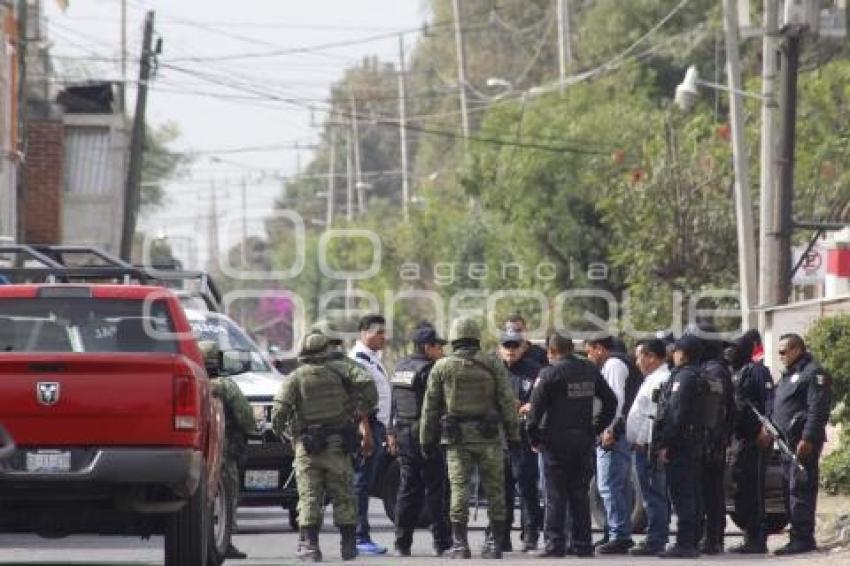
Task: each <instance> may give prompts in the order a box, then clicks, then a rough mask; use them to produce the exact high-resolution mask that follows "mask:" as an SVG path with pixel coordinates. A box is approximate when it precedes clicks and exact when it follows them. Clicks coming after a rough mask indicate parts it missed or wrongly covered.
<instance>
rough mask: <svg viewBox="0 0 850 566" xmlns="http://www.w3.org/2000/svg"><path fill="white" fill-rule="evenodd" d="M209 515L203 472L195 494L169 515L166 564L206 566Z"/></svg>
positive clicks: (174, 565)
mask: <svg viewBox="0 0 850 566" xmlns="http://www.w3.org/2000/svg"><path fill="white" fill-rule="evenodd" d="M210 514H211V511H210V507H209V503H208V502H207V476H206V474H205V473H201V479H200V481H199V482H198V488H197V489H196V490H195V493H194V494H192V496H191V497H190V498H189V500H188V501H187V502H186V505H184V506H183V508H182V509H180V510H179V511H177V512H176V513H174V514H173V515H172V516H171V517H169V518H168V522H167V524H166V527H165V566H207V550H208V545H209V534H210V525H209V520H210V519H209V517H210Z"/></svg>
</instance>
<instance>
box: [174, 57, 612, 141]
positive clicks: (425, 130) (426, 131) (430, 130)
mask: <svg viewBox="0 0 850 566" xmlns="http://www.w3.org/2000/svg"><path fill="white" fill-rule="evenodd" d="M163 66H164V67H167V68H169V69H173V70H175V71H178V72H182V73H186V74H188V75H192V76H196V77H198V78H202V79H206V80H209V81H210V82H213V83H216V84H220V85H222V86H227V87H229V88H233V89H236V90H244V91H245V92H251V93H253V94H256V95H258V96H264V97H267V98H269V99H270V100H277V101H279V102H285V103H287V104H292V105H295V106H299V107H302V108H307V109H309V110H314V111H316V110H318V111H321V112H324V111H330V110H331V109H326V108H320V107H317V106H315V105H311V104H307V103H304V102H302V101H300V100H298V99H297V98H291V97H284V96H279V95H276V94H274V93H267V92H262V91H258V90H257V89H256V88H252V87H250V86H246V85H240V84H235V83H228V82H227V81H226V80H223V79H221V78H219V77H216V76H214V75H213V76H210V75H208V74H205V73H203V72H199V71H195V70H192V69H186V68H183V67H179V66H177V65H171V64H167V63H163ZM333 112H334V113H335V114H337V115H338V116H340V117H343V118H347V119H353V118H357V119H360V120H365V121H369V122H370V123H372V124H376V125H382V126H391V127H394V128H398V127H400V126H401V124H400V123H399V121H398V120H395V119H388V118H380V119H375V118H373V117H370V116H362V115H360V116H354V115H352V114H351V113H350V112H346V111H341V110H333ZM403 127H404V128H406V129H408V130H411V131H414V132H420V133H424V134H430V135H436V136H441V137H447V138H452V139H463V137H464V136H463V135H460V134H458V133H456V132H452V131H447V130H438V129H434V128H428V127H423V126H416V125H413V124H410V123H407V124H404V126H403ZM468 139H469V140H470V141H478V142H481V143H489V144H494V145H501V146H513V145H516V146H517V147H524V148H526V149H537V150H542V151H552V152H555V153H578V154H585V155H597V154H606V153H609V151H599V150H592V149H587V148H584V147H576V146H567V145H551V144H542V143H534V142H522V143H516V142H511V141H509V140H505V139H500V138H492V137H486V136H480V135H470V136H468Z"/></svg>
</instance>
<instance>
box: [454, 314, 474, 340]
mask: <svg viewBox="0 0 850 566" xmlns="http://www.w3.org/2000/svg"><path fill="white" fill-rule="evenodd" d="M463 339H467V340H481V327H480V326H478V323H477V322H475V319H473V318H458V319H456V320H455V321H454V322H453V323H452V328H451V330H450V331H449V342H455V341H456V340H463Z"/></svg>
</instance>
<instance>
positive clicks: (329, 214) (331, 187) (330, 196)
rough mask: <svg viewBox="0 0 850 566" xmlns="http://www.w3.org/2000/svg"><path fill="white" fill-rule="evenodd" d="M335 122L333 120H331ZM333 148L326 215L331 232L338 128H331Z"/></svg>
mask: <svg viewBox="0 0 850 566" xmlns="http://www.w3.org/2000/svg"><path fill="white" fill-rule="evenodd" d="M331 121H333V119H332V120H331ZM330 135H331V147H330V156H329V159H328V210H327V212H326V214H325V230H330V229H331V226H333V222H334V193H335V192H336V128H335V127H334V126H331V128H330Z"/></svg>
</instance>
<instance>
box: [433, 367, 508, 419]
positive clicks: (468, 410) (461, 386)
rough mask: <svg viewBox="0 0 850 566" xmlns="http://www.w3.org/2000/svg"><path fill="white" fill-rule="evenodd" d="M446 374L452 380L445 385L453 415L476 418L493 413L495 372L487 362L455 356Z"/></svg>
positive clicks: (450, 412)
mask: <svg viewBox="0 0 850 566" xmlns="http://www.w3.org/2000/svg"><path fill="white" fill-rule="evenodd" d="M446 365H447V366H448V367H447V368H446V370H447V371H446V374H447V375H449V376H451V379H450V380H449V381H448V382H447V383H446V384H445V388H446V393H445V395H446V409H447V413H448V414H449V415H450V416H453V417H462V418H474V417H484V416H487V415H490V414H492V413H493V412H494V410H495V402H496V383H495V379H496V376H495V372H494V371H492V370H491V369H490V368H488V367H487V366H486V365H485V364H484V362H481V361H479V360H473V359H471V358H463V357H460V356H451V357H450V358H449V359H448V360H447V362H446Z"/></svg>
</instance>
